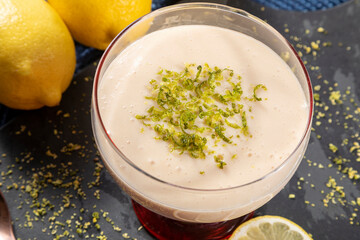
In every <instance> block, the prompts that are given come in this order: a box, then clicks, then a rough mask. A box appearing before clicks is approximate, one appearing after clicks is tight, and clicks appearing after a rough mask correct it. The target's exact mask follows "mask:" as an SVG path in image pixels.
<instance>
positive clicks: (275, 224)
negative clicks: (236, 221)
mask: <svg viewBox="0 0 360 240" xmlns="http://www.w3.org/2000/svg"><path fill="white" fill-rule="evenodd" d="M229 240H312V238H311V237H310V236H309V234H308V233H306V232H305V230H304V229H302V228H301V227H300V226H299V225H297V224H296V223H294V222H292V221H290V220H289V219H286V218H283V217H279V216H261V217H256V218H253V219H251V220H249V221H247V222H245V223H244V224H241V225H240V226H239V227H238V228H237V229H236V230H235V231H234V233H233V234H232V235H231V237H230V238H229Z"/></svg>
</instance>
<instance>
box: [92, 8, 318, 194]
mask: <svg viewBox="0 0 360 240" xmlns="http://www.w3.org/2000/svg"><path fill="white" fill-rule="evenodd" d="M186 8H191V9H194V8H208V9H219V10H221V11H230V12H233V13H234V14H241V15H243V16H244V17H247V18H250V19H251V20H254V21H256V22H258V23H259V24H262V25H263V26H265V27H266V28H267V29H269V30H271V32H272V33H274V34H275V35H276V36H277V37H278V38H279V39H280V40H282V41H283V42H284V43H285V44H286V45H287V46H288V47H289V48H290V49H291V52H292V54H294V56H295V57H296V60H297V62H298V63H299V64H300V66H301V70H302V73H303V74H304V75H305V78H306V83H307V85H306V86H307V87H308V89H307V90H308V91H309V111H308V119H307V124H306V127H305V129H304V132H303V134H302V136H301V138H300V139H299V142H298V144H297V145H296V147H295V148H294V149H293V151H292V152H291V153H290V154H289V156H288V157H286V158H285V160H284V161H283V162H282V163H281V164H280V165H278V166H277V167H276V168H274V169H273V170H271V171H270V172H268V173H267V174H266V175H264V176H262V177H260V178H257V179H255V180H253V181H250V182H247V183H244V184H240V185H237V186H233V187H227V188H216V189H215V188H209V189H203V188H192V187H186V186H181V185H177V184H174V183H170V182H167V181H164V180H162V179H160V178H157V177H155V176H153V175H152V174H150V173H148V172H146V171H144V170H142V169H141V168H140V167H138V166H137V165H136V164H135V163H134V162H133V161H131V160H130V159H129V158H128V157H127V156H125V154H124V153H122V152H121V150H120V149H119V148H118V147H117V146H116V144H115V143H114V141H113V140H112V139H111V137H110V136H109V134H108V132H107V130H106V127H105V124H104V122H103V120H102V117H101V114H100V108H99V102H98V99H99V98H98V86H99V82H100V73H101V70H102V67H103V64H104V62H105V60H106V59H107V56H108V54H109V53H110V52H111V50H112V48H113V47H114V45H115V44H116V42H117V41H118V40H119V39H120V38H121V37H122V36H123V35H124V34H125V33H126V32H127V31H128V30H129V29H130V28H131V27H132V26H133V25H135V24H136V23H137V22H140V21H141V20H142V19H144V18H147V17H153V16H156V15H158V14H161V13H164V12H169V11H172V10H177V9H186ZM135 41H136V40H135ZM304 92H305V91H304ZM91 105H92V106H91V109H92V111H93V112H94V114H95V117H96V118H97V119H98V121H99V122H100V129H101V132H102V133H103V134H104V136H106V139H107V140H109V142H110V144H111V147H112V148H113V149H114V150H115V152H116V153H117V154H118V155H119V156H120V157H121V158H122V159H123V160H124V161H125V162H126V163H127V164H129V165H130V166H131V167H132V168H134V169H135V170H137V171H139V172H140V173H142V174H144V175H146V176H147V177H149V178H151V179H153V180H155V181H157V182H159V183H163V184H166V185H168V186H172V187H175V188H178V189H183V190H188V191H196V192H225V191H229V190H233V189H240V188H242V187H246V186H249V185H252V184H255V183H257V182H260V181H262V180H264V179H266V178H268V177H270V176H272V175H274V174H275V173H276V172H278V171H280V170H281V169H282V168H283V167H285V165H286V164H287V163H288V162H289V161H290V160H289V159H290V158H291V157H292V156H293V155H294V153H295V152H296V151H297V150H298V149H299V148H300V146H301V145H302V143H303V142H304V141H306V137H307V134H308V132H309V131H310V130H311V126H312V117H313V108H314V106H313V105H314V100H313V90H312V84H311V80H310V77H309V74H308V72H307V70H306V67H305V65H304V63H303V62H302V60H301V58H300V56H299V55H298V54H297V52H296V50H295V48H294V47H293V46H292V45H291V44H290V43H289V41H288V40H287V39H286V38H285V37H283V36H282V35H281V34H280V33H279V32H278V31H277V30H276V29H275V28H273V27H272V26H271V25H269V24H268V23H266V22H264V21H263V20H261V19H260V18H258V17H256V16H254V15H251V14H249V13H248V12H246V11H244V10H241V9H238V8H234V7H230V6H227V5H222V4H217V3H181V4H174V5H171V6H167V7H163V8H159V9H157V10H154V11H152V12H150V13H148V14H146V15H144V16H142V17H140V18H138V19H137V20H135V21H134V22H132V23H131V24H130V25H128V26H127V27H126V28H124V29H123V30H122V31H121V32H120V33H119V34H118V35H117V36H116V37H115V38H114V39H113V40H112V41H111V43H110V44H109V46H108V47H107V48H106V50H105V52H104V53H103V55H102V57H101V58H100V61H99V63H98V65H97V68H96V72H95V77H94V83H93V93H92V101H91ZM92 120H93V119H92ZM95 139H96V136H95ZM102 159H103V161H104V162H105V165H106V166H107V167H108V168H111V172H112V173H113V174H115V175H116V176H117V177H118V178H120V179H122V178H121V175H120V174H118V173H117V171H115V170H114V169H113V167H112V166H111V164H110V163H109V162H108V161H107V160H106V159H105V158H103V157H102ZM294 166H296V164H294ZM127 184H128V183H127Z"/></svg>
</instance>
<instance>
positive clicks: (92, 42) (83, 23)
mask: <svg viewBox="0 0 360 240" xmlns="http://www.w3.org/2000/svg"><path fill="white" fill-rule="evenodd" d="M48 2H49V3H50V5H51V6H53V7H54V8H55V9H56V11H58V13H59V14H60V16H61V17H62V19H63V20H64V21H65V23H66V25H67V26H68V28H69V30H70V32H71V34H72V36H73V37H74V39H75V40H76V41H78V42H79V43H81V44H83V45H86V46H89V47H93V48H97V49H100V50H104V49H106V47H107V46H108V45H109V44H110V42H111V41H112V40H113V39H114V38H115V36H116V35H117V34H119V33H120V32H121V30H123V29H124V28H125V27H126V26H128V25H129V24H130V23H132V22H133V21H135V20H136V19H138V18H139V17H141V16H143V15H145V14H146V13H149V12H150V11H151V0H76V1H64V0H48Z"/></svg>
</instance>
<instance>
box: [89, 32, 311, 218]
mask: <svg viewBox="0 0 360 240" xmlns="http://www.w3.org/2000/svg"><path fill="white" fill-rule="evenodd" d="M188 63H195V64H196V65H199V64H204V63H208V64H209V66H210V67H215V66H217V67H219V68H230V69H232V70H234V73H235V74H238V75H240V76H241V77H242V89H243V91H244V93H243V96H252V95H253V89H254V86H256V85H257V84H263V85H265V86H266V88H267V91H258V92H259V93H258V94H259V96H260V97H261V98H262V99H263V100H262V101H256V102H250V101H244V102H242V103H243V104H244V109H247V110H248V109H250V108H251V112H247V124H248V128H249V133H250V134H251V135H252V137H247V136H244V135H240V137H238V138H233V139H232V140H233V144H218V146H217V147H214V148H215V149H214V151H215V152H216V153H217V154H221V155H223V156H224V161H225V162H226V164H227V165H226V166H225V167H224V168H223V169H220V168H219V167H218V166H217V165H216V163H215V162H214V155H211V154H208V155H207V157H206V158H205V159H202V158H193V157H191V156H189V154H186V153H184V154H179V152H178V151H172V152H171V151H169V149H170V148H169V143H168V142H164V141H161V140H156V139H155V138H156V136H157V134H156V132H155V131H153V130H152V129H151V128H147V127H145V126H144V125H143V123H142V121H139V120H138V119H136V117H135V116H136V115H137V114H139V115H142V114H145V113H146V111H147V109H148V108H149V107H150V106H151V104H153V102H152V101H149V100H147V99H145V96H149V81H150V80H151V79H158V78H159V75H158V74H157V73H158V72H159V70H160V68H164V69H169V70H172V71H177V72H179V71H181V70H183V69H184V66H185V64H188ZM98 96H99V97H98V103H99V109H100V115H101V117H102V121H103V123H104V127H105V129H106V131H107V134H108V136H109V137H110V138H111V140H112V141H113V143H114V144H115V145H116V146H117V148H118V149H119V150H120V151H121V153H122V154H123V155H124V156H125V157H126V158H128V159H129V160H130V161H131V162H132V163H133V164H134V165H135V166H137V167H138V168H139V169H142V170H143V171H144V172H146V173H148V174H149V175H152V176H154V177H155V178H158V179H159V180H162V181H164V182H167V183H170V184H175V185H178V186H181V187H186V188H196V189H224V188H232V187H236V186H240V185H244V184H245V185H246V184H248V183H251V182H254V181H257V180H259V179H261V178H263V177H264V176H266V175H267V174H269V173H270V172H272V171H274V169H276V168H278V167H279V166H280V165H281V164H283V163H284V161H285V160H286V159H287V158H288V157H289V156H290V155H291V154H292V159H290V160H289V162H290V163H289V164H285V165H284V166H283V167H282V168H280V170H277V172H276V173H275V174H272V175H271V177H268V178H267V179H266V180H264V181H259V182H258V185H256V184H254V185H252V186H246V187H244V188H243V189H242V190H240V189H237V190H228V191H226V192H224V193H221V194H218V195H216V197H214V195H215V192H214V193H211V194H209V193H208V192H206V191H205V192H203V194H199V193H196V194H195V195H196V196H193V195H192V193H184V194H182V192H181V191H182V190H181V189H180V190H176V191H175V192H173V193H172V192H171V190H170V187H169V186H165V185H166V184H165V185H164V186H163V185H162V184H160V183H156V184H153V183H152V182H154V181H153V180H148V179H149V178H148V177H147V176H145V175H144V174H141V173H139V172H138V171H137V170H134V169H133V167H131V166H129V165H128V163H126V162H125V161H124V160H123V159H121V158H120V157H119V155H118V154H117V153H116V152H115V151H114V150H113V148H111V146H109V142H108V141H107V140H106V138H105V135H102V134H100V133H98V138H97V142H98V145H99V148H100V151H101V153H102V155H103V157H104V158H105V159H106V162H107V164H108V166H109V167H110V168H111V169H112V171H111V172H112V173H113V175H115V178H116V179H118V181H119V183H120V184H121V185H122V187H123V188H124V189H125V190H126V191H127V192H128V193H129V194H130V195H131V196H133V197H134V199H136V200H137V201H139V202H140V203H142V204H144V205H148V206H149V208H151V209H152V210H155V211H156V212H159V213H161V214H163V215H165V216H168V217H172V218H175V219H182V220H186V221H199V222H211V221H221V220H227V219H231V218H234V217H238V216H241V215H243V214H246V213H248V212H250V211H252V210H254V209H255V208H257V207H259V206H261V205H262V204H264V203H265V202H266V201H268V200H269V199H270V198H271V197H272V196H273V195H274V194H275V193H276V192H277V191H279V190H280V189H281V187H283V185H284V184H286V182H287V181H288V178H289V177H291V175H292V173H293V171H294V169H296V166H294V164H295V163H297V162H298V161H297V160H298V158H301V157H302V154H303V151H304V149H305V145H306V144H303V145H302V146H300V148H298V150H297V151H296V152H294V150H295V149H296V147H297V146H298V145H299V143H300V141H301V138H302V137H303V135H304V132H305V130H306V125H307V122H308V117H309V105H308V103H307V101H306V98H305V95H304V92H303V90H302V88H301V86H300V84H299V82H298V80H297V78H296V77H295V75H294V73H293V72H292V71H291V69H290V68H289V67H288V65H287V64H286V63H285V62H284V60H283V59H281V58H280V57H279V56H278V55H277V54H276V53H274V52H273V51H272V50H271V49H270V48H269V47H267V46H266V45H264V44H263V43H261V42H259V41H257V40H255V39H254V38H251V37H249V36H247V35H245V34H241V33H238V32H235V31H231V30H228V29H223V28H218V27H212V26H200V25H192V26H179V27H172V28H168V29H164V30H159V31H156V32H153V33H151V34H149V35H147V36H145V37H143V38H141V39H139V40H137V41H136V42H134V43H133V44H131V45H130V46H128V47H127V48H126V49H125V50H124V51H122V52H121V53H120V54H119V55H118V56H117V58H116V59H115V60H114V61H113V62H112V63H111V65H110V66H109V68H108V69H107V71H106V72H105V74H104V76H103V78H102V79H101V82H100V85H99V88H98ZM265 99H266V100H265ZM239 124H241V123H239ZM99 127H100V126H99V125H98V124H95V131H97V130H98V131H99ZM227 131H228V132H227V134H230V135H234V136H236V135H238V134H239V133H238V132H237V131H238V130H236V129H231V128H227ZM99 132H100V131H99ZM208 145H209V147H213V144H211V143H208ZM234 156H235V157H234ZM200 172H201V173H203V174H200ZM155 182H156V181H155ZM244 190H245V192H244ZM210 192H211V191H210ZM265 192H269V194H265V196H262V193H265ZM225 193H226V194H225ZM184 198H185V199H184ZM219 201H220V202H219Z"/></svg>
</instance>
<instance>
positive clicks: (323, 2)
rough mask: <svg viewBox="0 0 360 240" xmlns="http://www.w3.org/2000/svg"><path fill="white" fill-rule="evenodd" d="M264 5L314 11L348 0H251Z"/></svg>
mask: <svg viewBox="0 0 360 240" xmlns="http://www.w3.org/2000/svg"><path fill="white" fill-rule="evenodd" d="M253 1H255V2H258V3H260V4H263V5H264V6H266V7H271V8H275V9H282V10H290V11H304V12H306V11H316V10H325V9H327V8H332V7H335V6H337V5H339V4H342V3H344V2H347V1H349V0H253Z"/></svg>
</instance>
